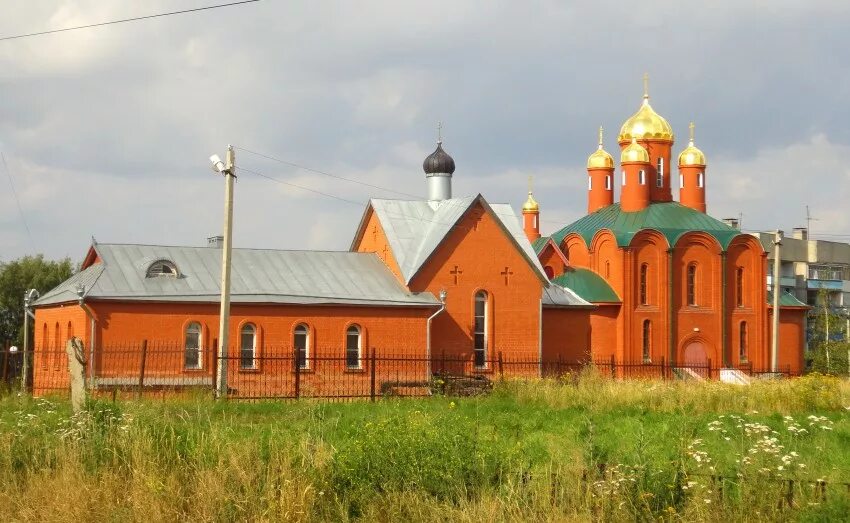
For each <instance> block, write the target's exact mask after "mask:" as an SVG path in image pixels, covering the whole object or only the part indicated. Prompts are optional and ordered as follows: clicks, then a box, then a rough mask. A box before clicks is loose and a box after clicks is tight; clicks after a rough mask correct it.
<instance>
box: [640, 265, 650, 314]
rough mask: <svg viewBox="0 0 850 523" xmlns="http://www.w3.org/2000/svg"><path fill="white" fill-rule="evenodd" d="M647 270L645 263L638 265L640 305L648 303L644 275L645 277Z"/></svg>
mask: <svg viewBox="0 0 850 523" xmlns="http://www.w3.org/2000/svg"><path fill="white" fill-rule="evenodd" d="M648 272H649V266H648V265H647V264H645V263H644V264H643V265H641V266H640V290H639V294H640V304H641V305H647V304H648V303H649V300H648V298H647V292H646V277H647V273H648Z"/></svg>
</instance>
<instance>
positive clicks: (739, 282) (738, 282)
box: [735, 267, 744, 307]
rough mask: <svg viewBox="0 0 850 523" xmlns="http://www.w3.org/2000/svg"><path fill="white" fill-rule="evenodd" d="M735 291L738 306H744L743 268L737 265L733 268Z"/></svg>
mask: <svg viewBox="0 0 850 523" xmlns="http://www.w3.org/2000/svg"><path fill="white" fill-rule="evenodd" d="M735 293H736V297H735V298H736V300H737V303H738V307H743V306H744V268H743V267H738V268H737V269H736V270H735Z"/></svg>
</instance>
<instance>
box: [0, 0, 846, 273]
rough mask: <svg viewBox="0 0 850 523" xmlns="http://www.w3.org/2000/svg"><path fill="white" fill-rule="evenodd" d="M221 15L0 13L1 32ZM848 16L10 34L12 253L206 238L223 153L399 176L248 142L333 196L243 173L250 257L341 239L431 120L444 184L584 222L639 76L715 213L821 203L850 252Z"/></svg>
mask: <svg viewBox="0 0 850 523" xmlns="http://www.w3.org/2000/svg"><path fill="white" fill-rule="evenodd" d="M213 3H219V2H218V1H217V0H169V1H165V0H157V1H147V2H104V1H102V0H101V1H97V0H91V1H82V0H81V1H58V0H39V1H38V2H31V1H24V0H17V1H16V0H2V1H0V4H2V7H3V9H2V12H3V16H2V17H0V36H8V35H15V34H20V33H29V32H34V31H41V30H46V29H56V28H63V27H68V26H75V25H82V24H88V23H96V22H101V21H106V20H112V19H120V18H127V17H132V16H141V15H146V14H152V13H155V12H162V11H172V10H178V9H188V8H193V7H199V6H204V5H210V4H213ZM847 27H850V2H847V1H846V0H833V1H818V0H808V1H806V2H799V1H796V0H794V1H792V0H764V1H757V2H756V1H753V2H749V1H746V0H744V1H742V0H735V1H725V0H712V1H711V2H697V3H695V2H682V1H678V0H670V1H660V0H644V1H642V2H629V3H627V2H613V1H612V2H606V1H593V2H555V1H530V2H494V1H471V0H470V1H458V0H453V1H440V0H430V1H427V2H397V1H389V0H387V1H380V2H379V1H374V2H364V1H359V2H342V1H340V2H329V1H310V2H295V1H283V0H263V1H261V2H259V3H255V4H248V5H244V6H240V7H231V8H223V9H217V10H212V11H205V12H201V13H195V14H187V15H179V16H172V17H167V18H159V19H155V20H150V21H145V22H137V23H127V24H118V25H112V26H108V27H101V28H95V29H88V30H81V31H74V32H66V33H60V34H54V35H47V36H39V37H33V38H26V39H18V40H7V41H0V151H1V152H2V153H3V155H4V157H5V159H6V163H7V165H8V173H9V175H10V176H11V181H12V182H13V183H14V188H15V190H16V192H17V195H18V197H19V200H20V207H21V211H22V213H21V212H20V211H19V209H18V206H17V204H16V202H15V199H14V197H13V193H12V189H11V185H10V179H9V176H7V172H6V170H5V169H3V166H2V164H0V169H3V172H2V173H0V260H9V259H12V258H15V257H18V256H21V255H24V254H29V253H38V252H42V253H44V254H45V255H47V256H48V257H54V258H55V257H63V256H70V257H71V258H72V259H74V260H75V261H76V260H80V259H81V258H82V256H83V255H84V253H85V251H86V248H87V246H88V245H89V242H90V241H91V240H90V239H91V237H92V236H94V237H96V238H97V240H98V241H101V242H121V243H163V244H178V245H203V244H204V243H205V238H206V237H207V236H209V235H211V234H215V233H217V231H220V229H221V221H222V201H223V181H222V179H221V178H220V177H216V176H215V175H214V174H213V173H212V172H211V171H210V169H209V167H208V160H207V158H208V156H209V155H210V154H212V153H218V154H220V155H222V156H223V155H224V151H225V148H226V145H227V144H228V143H232V144H234V145H236V146H238V147H241V148H243V149H247V150H251V151H256V152H260V153H263V154H265V155H267V156H274V157H276V158H280V159H283V160H285V161H287V162H290V163H295V164H298V165H303V166H307V167H309V168H312V169H316V170H320V171H323V172H327V173H331V174H334V175H336V176H341V177H345V178H350V179H354V180H358V181H361V182H365V183H367V184H372V185H376V186H379V187H383V188H386V189H387V190H379V189H375V188H372V187H369V186H367V185H362V184H357V183H350V182H346V181H341V180H339V179H334V178H330V177H327V176H323V175H320V174H317V173H314V172H311V171H307V170H303V169H298V168H295V167H292V166H291V165H286V164H282V163H279V162H275V161H271V160H267V159H264V158H262V157H259V156H256V155H254V154H251V153H248V152H245V151H243V150H240V151H238V156H237V164H238V165H239V166H243V167H245V168H248V169H251V170H253V171H257V172H260V173H262V174H264V175H266V176H270V177H274V178H278V179H280V180H283V181H286V182H290V183H293V184H297V185H301V186H304V187H309V188H312V189H314V190H317V191H321V192H324V193H327V194H330V195H333V196H336V197H338V198H340V199H334V198H331V197H328V196H323V195H320V194H316V193H311V192H307V191H304V190H301V189H298V188H294V187H292V186H287V185H284V184H282V183H275V182H272V181H269V180H267V179H264V178H261V177H259V176H257V175H255V174H252V173H249V172H246V171H243V172H242V173H241V174H240V176H239V179H238V182H237V186H236V206H235V229H234V231H235V232H234V244H235V245H236V246H237V247H268V248H284V249H346V248H347V247H348V245H349V242H350V240H351V237H352V234H353V232H354V228H355V226H356V224H357V221H358V220H359V218H360V216H361V214H362V212H363V207H364V205H365V202H366V200H367V199H368V198H369V197H385V198H393V197H404V196H400V194H399V193H402V194H414V195H424V193H425V182H424V175H423V173H422V167H421V164H422V159H423V158H424V157H425V156H426V155H427V154H428V153H430V152H431V151H432V150H433V148H434V140H435V135H436V123H437V121H439V120H441V121H443V122H444V131H443V133H444V140H445V148H446V150H448V151H449V152H450V153H451V154H452V156H453V157H454V158H455V161H456V163H457V171H456V172H455V177H454V192H455V194H456V195H466V194H474V193H478V192H481V193H483V194H484V196H485V197H486V198H487V199H488V200H490V201H494V202H509V203H511V204H513V205H514V206H515V208H518V207H519V206H520V205H521V204H522V202H523V201H524V199H525V191H526V183H527V182H526V180H527V177H528V176H529V175H533V176H534V179H535V196H536V198H537V200H538V201H539V202H540V204H541V213H542V214H541V219H542V226H543V229H544V233H545V232H552V231H554V230H556V229H557V228H559V226H560V225H564V224H566V223H569V222H570V221H572V220H574V219H576V218H577V217H579V216H581V215H582V214H583V212H584V210H585V206H586V181H585V180H586V173H585V170H584V165H585V161H586V158H587V155H588V154H590V153H591V152H592V151H593V150H594V148H595V145H596V129H597V127H598V126H599V125H604V126H605V127H606V128H607V129H609V130H610V132H609V133H608V136H607V137H606V147H607V148H608V150H609V151H614V150H616V148H617V146H616V143H615V140H616V131H617V130H619V127H620V125H621V124H622V123H623V121H624V120H625V119H626V118H627V117H629V116H630V115H631V114H632V113H633V112H634V111H635V110H636V109H637V108H638V106H639V103H640V100H641V95H642V80H641V77H642V75H643V73H644V72H649V74H650V77H651V81H650V93H651V96H652V103H653V107H654V108H655V109H656V110H657V111H658V112H659V113H660V114H662V115H663V116H665V117H666V118H667V119H668V121H669V122H670V123H671V124H672V125H673V128H674V130H675V132H676V133H677V144H676V145H675V150H676V151H677V152H678V151H679V150H681V148H682V147H684V146H685V145H686V143H685V142H686V138H687V125H688V122H689V121H690V120H694V121H695V122H696V125H697V128H696V129H697V130H696V133H697V145H698V146H699V147H700V148H702V149H703V151H705V153H706V155H707V157H708V163H709V165H708V169H707V188H708V208H709V213H710V214H712V215H714V216H716V217H719V218H722V217H726V216H737V215H738V213H743V221H744V228H745V229H753V230H757V229H772V228H776V227H781V228H784V229H786V230H787V229H790V228H792V227H795V226H800V225H803V224H804V223H805V206H806V205H809V206H810V207H811V209H812V215H813V216H814V217H815V218H818V219H819V220H818V221H814V222H812V232H813V234H815V235H822V236H823V237H829V238H833V239H842V240H850V213H848V210H847V203H846V202H848V198H850V125H848V122H850V50H848V47H850V36H848V32H847ZM393 191H395V192H393ZM344 200H348V201H344ZM351 202H354V203H351ZM21 214H23V216H24V217H25V220H26V223H27V224H28V228H29V234H28V233H27V228H26V227H25V226H24V220H23V219H22V216H21ZM827 235H829V236H827ZM833 235H834V236H833ZM841 235H843V236H841Z"/></svg>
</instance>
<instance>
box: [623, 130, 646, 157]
mask: <svg viewBox="0 0 850 523" xmlns="http://www.w3.org/2000/svg"><path fill="white" fill-rule="evenodd" d="M636 162H637V163H649V153H648V152H647V151H646V149H644V148H643V146H642V145H641V144H639V143H637V139H636V138H635V137H634V136H633V137H632V143H630V144H629V145H627V146H626V148H625V149H623V152H622V153H620V163H636Z"/></svg>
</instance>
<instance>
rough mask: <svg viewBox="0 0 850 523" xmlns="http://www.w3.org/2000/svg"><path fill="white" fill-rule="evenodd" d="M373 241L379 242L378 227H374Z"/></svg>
mask: <svg viewBox="0 0 850 523" xmlns="http://www.w3.org/2000/svg"><path fill="white" fill-rule="evenodd" d="M372 241H373V242H376V241H378V226H377V225H373V226H372Z"/></svg>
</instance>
